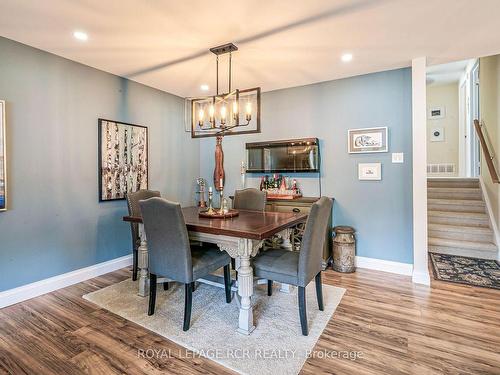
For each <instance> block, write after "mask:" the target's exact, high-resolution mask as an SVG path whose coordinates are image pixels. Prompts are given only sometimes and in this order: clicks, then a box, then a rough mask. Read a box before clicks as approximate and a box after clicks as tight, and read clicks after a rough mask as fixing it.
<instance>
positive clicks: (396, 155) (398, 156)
mask: <svg viewBox="0 0 500 375" xmlns="http://www.w3.org/2000/svg"><path fill="white" fill-rule="evenodd" d="M392 162H393V163H404V153H402V152H393V153H392Z"/></svg>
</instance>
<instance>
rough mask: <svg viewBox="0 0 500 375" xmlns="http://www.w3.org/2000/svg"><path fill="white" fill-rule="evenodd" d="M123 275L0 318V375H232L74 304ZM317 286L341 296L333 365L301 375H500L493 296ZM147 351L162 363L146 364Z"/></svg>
mask: <svg viewBox="0 0 500 375" xmlns="http://www.w3.org/2000/svg"><path fill="white" fill-rule="evenodd" d="M130 275H131V271H130V270H129V269H127V270H120V271H117V272H113V273H110V274H107V275H104V276H101V277H97V278H95V279H92V280H88V281H86V282H83V283H80V284H76V285H74V286H71V287H68V288H65V289H62V290H59V291H56V292H53V293H49V294H46V295H44V296H41V297H38V298H34V299H32V300H29V301H26V302H22V303H19V304H17V305H14V306H10V307H7V308H5V309H2V310H0V373H7V374H26V373H27V374H37V375H42V374H65V375H68V374H160V373H161V374H229V373H231V371H229V370H227V369H225V368H224V367H222V366H220V365H218V364H216V363H215V362H213V361H210V360H208V359H204V358H197V357H195V358H190V356H189V355H186V353H189V352H186V351H184V349H183V348H182V347H180V346H178V345H177V344H175V343H173V342H171V341H168V340H166V339H164V338H163V337H161V336H158V335H156V334H154V333H152V332H150V331H147V330H146V329H144V328H142V327H140V326H138V325H136V324H134V323H131V322H128V321H127V320H125V319H123V318H120V317H118V316H116V315H114V314H112V313H108V312H107V311H105V310H102V309H99V308H98V307H97V306H95V305H93V304H92V303H90V302H88V301H86V300H84V299H83V298H81V296H82V295H83V294H86V293H88V292H91V291H94V290H96V289H99V288H102V287H105V286H107V285H110V284H113V283H116V282H119V281H121V280H124V279H126V278H128V277H130ZM323 282H324V283H327V284H331V285H336V286H341V287H343V288H346V289H347V292H346V294H345V295H344V298H343V299H342V302H341V303H340V305H339V306H338V308H337V310H336V311H335V314H334V315H333V318H332V319H331V320H330V322H329V324H328V326H327V327H326V329H325V331H324V332H323V334H322V336H321V337H320V339H319V341H318V343H317V345H316V348H315V350H316V351H317V353H328V354H329V357H330V358H320V357H321V355H318V357H316V358H310V359H308V361H307V362H306V364H305V365H304V367H303V369H302V373H303V374H315V375H318V374H419V375H420V374H431V373H432V374H434V373H435V374H442V373H445V374H467V373H470V374H500V354H499V351H500V291H499V290H493V289H485V288H479V287H469V286H464V285H458V284H451V283H445V282H438V281H433V283H432V287H431V288H427V287H424V286H416V285H413V284H412V283H411V280H410V278H408V277H402V276H397V275H392V274H388V273H382V272H376V271H369V270H363V269H359V270H358V271H357V272H356V273H355V274H339V273H335V272H333V271H327V272H325V273H323ZM145 303H147V301H145ZM297 334H300V327H299V326H297ZM144 348H153V349H156V350H157V351H158V353H161V355H156V356H153V357H154V358H152V359H149V358H143V357H145V356H143V357H141V356H139V355H138V353H139V350H140V349H144ZM333 351H337V352H359V353H360V354H359V357H358V358H357V359H355V360H351V359H346V358H338V357H334V356H333V358H332V353H333ZM167 353H168V355H167Z"/></svg>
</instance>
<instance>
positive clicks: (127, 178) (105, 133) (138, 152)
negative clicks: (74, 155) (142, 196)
mask: <svg viewBox="0 0 500 375" xmlns="http://www.w3.org/2000/svg"><path fill="white" fill-rule="evenodd" d="M147 188H148V128H147V127H145V126H140V125H133V124H127V123H123V122H117V121H111V120H105V119H99V201H101V202H102V201H110V200H119V199H125V197H126V195H127V193H128V192H134V191H137V190H140V189H147Z"/></svg>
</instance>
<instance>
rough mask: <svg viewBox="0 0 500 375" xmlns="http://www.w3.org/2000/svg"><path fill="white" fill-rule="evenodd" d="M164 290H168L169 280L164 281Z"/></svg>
mask: <svg viewBox="0 0 500 375" xmlns="http://www.w3.org/2000/svg"><path fill="white" fill-rule="evenodd" d="M163 290H168V281H165V282H164V283H163Z"/></svg>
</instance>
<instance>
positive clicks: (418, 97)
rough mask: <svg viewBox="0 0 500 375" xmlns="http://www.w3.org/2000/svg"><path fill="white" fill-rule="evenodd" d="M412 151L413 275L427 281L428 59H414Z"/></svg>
mask: <svg viewBox="0 0 500 375" xmlns="http://www.w3.org/2000/svg"><path fill="white" fill-rule="evenodd" d="M411 72H412V74H411V76H412V152H413V275H412V280H413V282H414V283H418V284H425V285H430V277H429V269H428V266H427V264H428V263H427V262H428V258H427V92H426V90H427V88H426V76H427V60H426V58H425V57H419V58H416V59H413V60H412V62H411Z"/></svg>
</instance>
